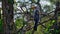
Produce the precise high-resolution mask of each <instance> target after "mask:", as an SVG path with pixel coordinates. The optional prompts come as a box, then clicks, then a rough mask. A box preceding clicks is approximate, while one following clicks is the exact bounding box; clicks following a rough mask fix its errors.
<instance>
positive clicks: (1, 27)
mask: <svg viewBox="0 0 60 34" xmlns="http://www.w3.org/2000/svg"><path fill="white" fill-rule="evenodd" d="M2 31H3V20H2V19H0V32H2Z"/></svg>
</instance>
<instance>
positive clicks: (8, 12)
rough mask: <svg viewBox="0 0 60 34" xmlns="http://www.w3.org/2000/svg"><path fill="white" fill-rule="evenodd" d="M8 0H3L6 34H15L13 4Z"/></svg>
mask: <svg viewBox="0 0 60 34" xmlns="http://www.w3.org/2000/svg"><path fill="white" fill-rule="evenodd" d="M8 1H9V0H2V10H3V26H4V34H13V33H14V30H15V28H14V25H13V24H14V22H13V4H12V3H8Z"/></svg>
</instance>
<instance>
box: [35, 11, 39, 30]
mask: <svg viewBox="0 0 60 34" xmlns="http://www.w3.org/2000/svg"><path fill="white" fill-rule="evenodd" d="M34 21H35V24H34V30H35V31H37V25H38V22H39V11H38V10H35V13H34Z"/></svg>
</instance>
